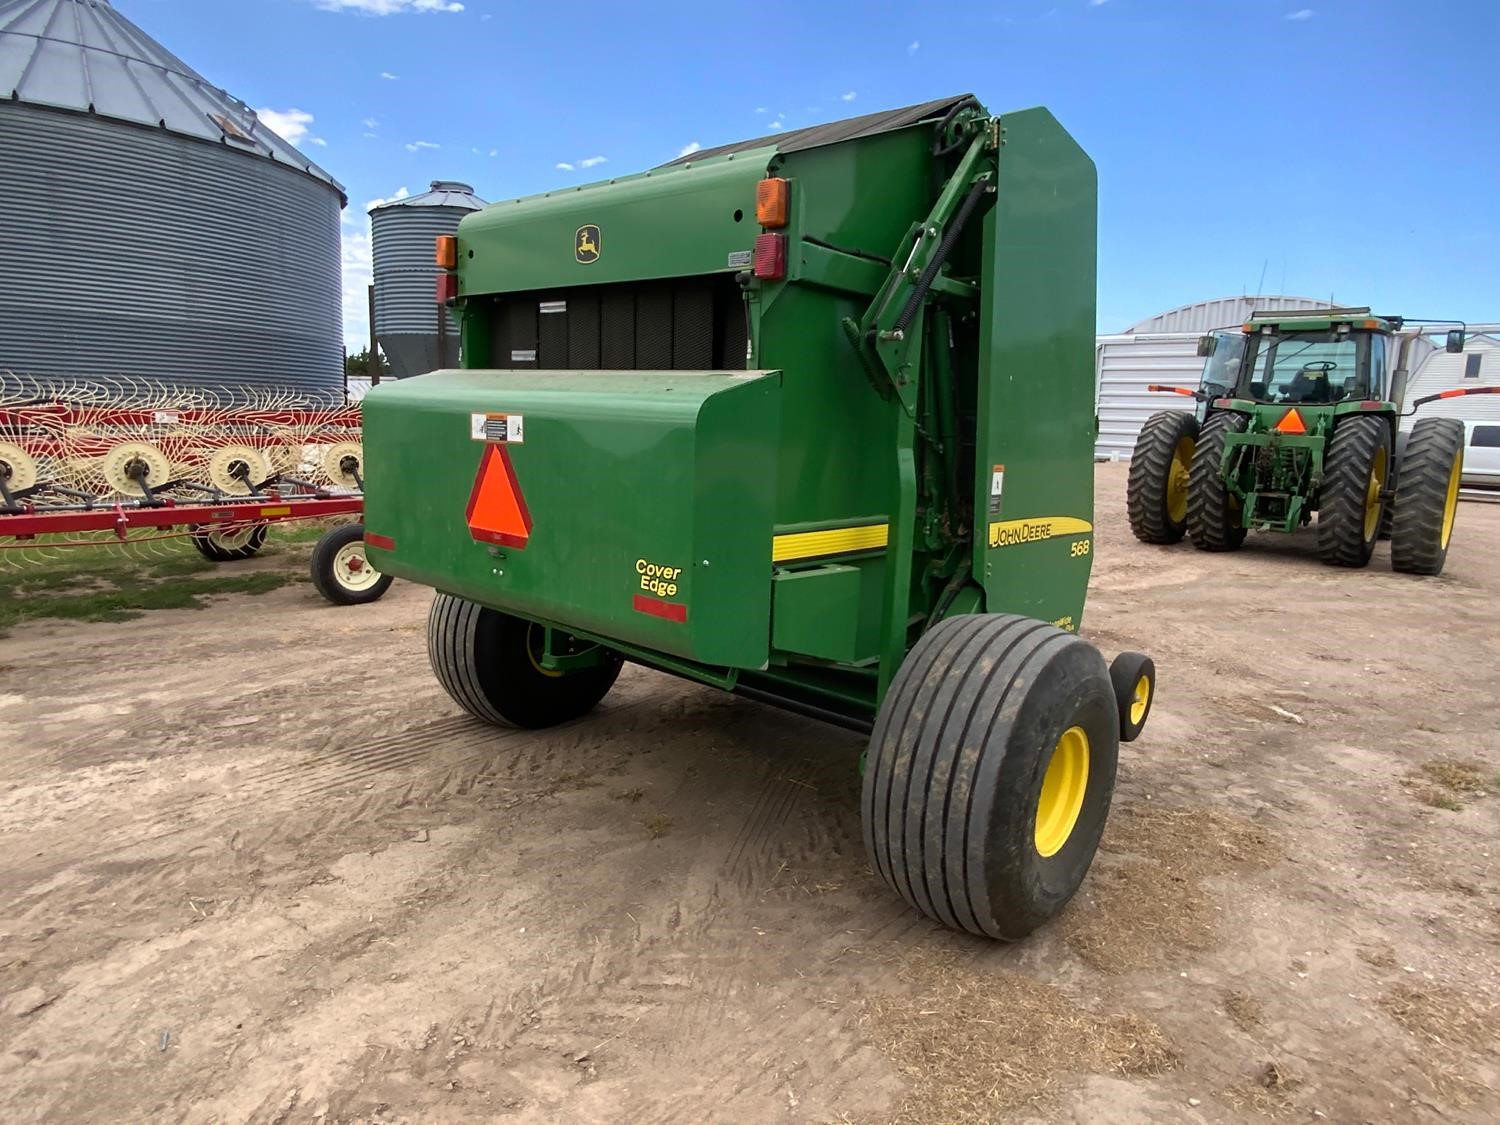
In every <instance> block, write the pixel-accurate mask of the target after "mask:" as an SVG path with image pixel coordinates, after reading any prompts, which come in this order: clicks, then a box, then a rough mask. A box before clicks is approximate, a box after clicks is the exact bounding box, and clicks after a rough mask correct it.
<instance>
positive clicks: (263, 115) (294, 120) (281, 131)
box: [255, 109, 313, 145]
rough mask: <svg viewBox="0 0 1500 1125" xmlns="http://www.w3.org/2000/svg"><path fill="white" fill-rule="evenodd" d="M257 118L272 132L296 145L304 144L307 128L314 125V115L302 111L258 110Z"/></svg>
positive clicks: (256, 112)
mask: <svg viewBox="0 0 1500 1125" xmlns="http://www.w3.org/2000/svg"><path fill="white" fill-rule="evenodd" d="M255 116H256V117H259V118H260V121H261V124H262V125H264V126H265V127H266V128H268V129H270V130H271V132H273V133H275V134H276V135H277V136H279V137H280V138H281V139H282V140H284V141H287V142H288V143H290V144H294V145H300V144H301V143H302V138H303V137H305V136H307V127H308V126H309V125H311V124H312V123H313V115H312V114H310V113H308V112H306V111H305V110H301V109H285V110H283V109H257V110H256V111H255Z"/></svg>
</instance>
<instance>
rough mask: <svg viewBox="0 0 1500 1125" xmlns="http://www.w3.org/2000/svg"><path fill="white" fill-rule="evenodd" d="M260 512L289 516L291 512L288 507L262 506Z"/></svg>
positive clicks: (266, 514) (267, 514)
mask: <svg viewBox="0 0 1500 1125" xmlns="http://www.w3.org/2000/svg"><path fill="white" fill-rule="evenodd" d="M260 514H261V515H263V516H289V515H291V514H292V510H291V509H290V508H262V509H261V510H260Z"/></svg>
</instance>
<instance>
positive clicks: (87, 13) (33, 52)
mask: <svg viewBox="0 0 1500 1125" xmlns="http://www.w3.org/2000/svg"><path fill="white" fill-rule="evenodd" d="M0 99H5V100H8V101H14V102H19V103H21V104H23V105H34V106H39V107H44V108H47V109H56V110H63V111H66V112H74V113H88V114H93V115H95V116H97V117H105V118H112V119H114V120H117V121H128V122H131V123H132V124H136V125H145V126H149V127H152V128H159V129H165V130H167V131H168V132H171V133H177V134H179V135H181V136H185V137H191V138H193V139H195V140H201V141H209V142H212V143H214V144H223V145H226V146H228V147H230V148H236V149H240V150H242V151H244V152H246V153H248V154H251V155H255V156H262V157H265V158H267V159H270V160H274V161H276V162H277V163H279V164H287V165H290V166H292V167H294V168H297V169H299V170H300V171H302V172H305V173H306V174H307V175H309V176H311V177H313V178H314V179H317V180H321V181H323V182H324V183H326V184H328V185H329V186H331V187H332V188H334V189H335V190H337V191H338V192H339V194H340V195H341V196H342V195H343V192H344V189H343V188H342V187H341V186H340V185H339V184H338V182H337V181H335V180H334V178H333V177H332V176H330V175H329V174H328V173H327V172H325V171H323V169H322V168H319V167H318V166H317V165H316V164H314V163H313V162H312V161H311V160H309V159H307V157H306V156H304V155H303V154H302V153H301V152H299V151H298V150H297V149H296V148H295V147H293V146H292V145H291V144H289V143H288V142H287V141H285V140H283V139H282V138H281V137H279V136H277V135H276V134H275V133H273V132H272V131H271V129H270V127H269V126H267V125H265V124H263V123H262V122H261V121H260V120H259V119H258V118H257V117H256V116H255V111H254V110H252V109H251V108H250V107H249V106H247V105H246V104H245V103H244V102H242V101H240V100H239V99H238V98H235V97H233V96H231V95H230V94H228V93H226V92H225V91H223V90H220V89H219V88H218V87H216V86H213V85H212V84H210V83H209V82H208V81H207V80H206V79H205V78H204V77H203V76H202V75H200V74H199V73H198V72H197V71H195V70H193V69H192V68H191V67H190V66H188V65H187V64H186V63H185V62H183V61H182V60H181V59H179V58H178V57H177V56H176V55H174V54H172V53H171V52H170V51H168V50H167V49H166V48H165V47H163V46H162V45H161V44H160V43H157V42H156V41H155V40H153V39H151V38H150V37H149V36H147V35H146V34H144V33H143V32H142V31H141V30H140V28H138V27H136V26H135V25H134V24H132V23H131V22H130V21H129V20H127V19H126V18H125V17H124V16H122V15H120V13H118V12H117V11H115V10H114V8H112V7H111V6H110V4H109V3H108V0H0Z"/></svg>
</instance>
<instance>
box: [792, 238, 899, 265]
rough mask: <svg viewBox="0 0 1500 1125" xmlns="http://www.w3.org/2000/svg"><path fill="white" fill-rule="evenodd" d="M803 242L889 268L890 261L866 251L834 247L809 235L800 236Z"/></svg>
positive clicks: (830, 243)
mask: <svg viewBox="0 0 1500 1125" xmlns="http://www.w3.org/2000/svg"><path fill="white" fill-rule="evenodd" d="M802 241H803V242H811V243H812V244H813V245H814V246H821V247H822V248H823V249H824V250H835V251H837V252H838V253H840V254H848V255H849V256H850V257H853V258H864V259H865V260H866V261H870V262H879V263H880V264H881V265H882V266H885V267H886V268H890V264H891V260H890V259H889V258H882V257H881V256H880V255H879V254H871V253H870V252H869V251H868V250H850V249H849V248H848V247H847V246H835V245H834V244H833V243H832V242H825V241H824V240H823V239H821V238H814V237H813V236H812V235H810V234H804V235H803V236H802Z"/></svg>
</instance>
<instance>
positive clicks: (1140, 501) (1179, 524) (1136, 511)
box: [1125, 410, 1198, 543]
mask: <svg viewBox="0 0 1500 1125" xmlns="http://www.w3.org/2000/svg"><path fill="white" fill-rule="evenodd" d="M1197 443H1198V419H1197V418H1195V417H1193V415H1191V414H1189V413H1188V412H1187V411H1185V410H1162V411H1158V412H1157V413H1155V414H1153V415H1151V417H1149V418H1147V419H1146V424H1145V425H1144V426H1142V427H1141V432H1140V434H1139V436H1138V437H1137V438H1136V439H1135V452H1134V453H1132V454H1131V456H1130V479H1129V481H1128V483H1127V484H1126V486H1125V510H1126V511H1127V512H1128V513H1129V514H1130V530H1131V532H1132V533H1133V534H1134V535H1135V537H1136V538H1137V539H1139V540H1140V541H1141V542H1142V543H1177V542H1180V541H1181V539H1182V537H1183V535H1184V533H1186V531H1187V509H1188V469H1189V467H1190V466H1191V465H1192V463H1193V447H1194V446H1195V445H1197Z"/></svg>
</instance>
